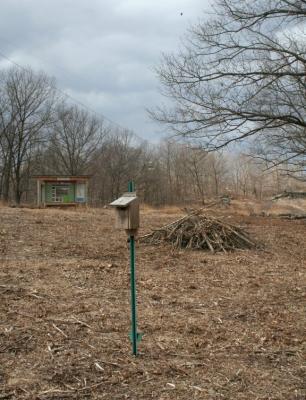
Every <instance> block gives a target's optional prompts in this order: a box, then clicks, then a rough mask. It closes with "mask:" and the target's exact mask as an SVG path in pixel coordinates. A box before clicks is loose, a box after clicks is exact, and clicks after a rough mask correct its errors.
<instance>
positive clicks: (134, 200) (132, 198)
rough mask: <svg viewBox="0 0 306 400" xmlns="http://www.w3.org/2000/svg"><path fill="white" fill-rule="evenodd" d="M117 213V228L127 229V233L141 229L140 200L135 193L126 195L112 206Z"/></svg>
mask: <svg viewBox="0 0 306 400" xmlns="http://www.w3.org/2000/svg"><path fill="white" fill-rule="evenodd" d="M110 205H111V206H112V207H114V208H115V212H116V228H120V229H125V230H126V231H127V233H129V234H130V233H131V232H135V231H137V229H138V228H139V199H138V197H137V196H136V193H135V192H128V193H124V194H123V195H122V196H121V197H119V198H118V199H117V200H115V201H113V202H112V203H111V204H110Z"/></svg>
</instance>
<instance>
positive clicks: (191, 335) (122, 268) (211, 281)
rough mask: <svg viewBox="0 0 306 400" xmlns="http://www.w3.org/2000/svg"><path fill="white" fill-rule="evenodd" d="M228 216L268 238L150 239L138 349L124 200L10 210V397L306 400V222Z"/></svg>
mask: <svg viewBox="0 0 306 400" xmlns="http://www.w3.org/2000/svg"><path fill="white" fill-rule="evenodd" d="M217 214H218V213H217ZM222 214H223V217H224V218H225V219H226V220H227V221H230V222H233V223H237V224H239V225H240V226H242V227H243V228H245V229H246V230H247V232H249V233H250V235H252V237H253V238H255V239H256V240H258V241H260V242H261V243H264V249H262V250H243V251H242V250H240V251H235V252H232V253H227V254H224V253H222V254H221V253H218V254H211V253H206V252H201V251H190V250H184V251H182V250H174V249H172V248H171V247H169V246H166V245H163V246H158V247H153V246H148V245H139V246H138V247H137V289H138V321H139V330H140V331H141V332H143V333H144V336H143V340H142V342H141V343H140V345H139V351H140V353H139V356H138V357H137V358H135V357H133V356H132V355H131V345H130V343H129V339H128V332H129V318H130V306H129V267H128V248H127V243H126V236H125V233H124V232H118V231H116V230H115V229H114V227H113V225H114V218H113V214H112V210H108V209H88V210H84V211H75V210H66V211H65V210H55V209H54V210H53V209H47V210H35V209H33V210H31V209H26V208H24V209H17V208H5V207H2V208H1V209H0V221H1V225H0V257H1V267H0V360H1V363H0V399H9V400H12V399H21V400H23V399H28V400H34V399H37V400H51V399H52V400H54V399H58V400H59V399H133V400H137V399H158V400H168V399H173V400H174V399H175V400H176V399H177V400H183V399H184V400H185V399H220V400H221V399H254V400H255V399H257V400H259V399H260V400H268V399H269V400H272V399H273V400H281V399H288V400H303V399H306V364H305V354H306V334H305V332H306V324H305V321H306V315H305V311H306V276H305V275H306V271H305V270H306V269H305V267H306V246H305V238H306V222H305V220H300V221H286V220H280V219H277V218H268V217H258V216H253V217H250V216H247V215H241V214H243V213H240V214H238V213H233V212H231V209H229V210H228V211H223V212H222ZM244 214H246V213H244ZM179 216H180V211H179V210H178V209H174V208H172V209H169V210H167V209H165V210H153V209H149V208H146V209H145V210H143V212H142V216H141V218H142V228H141V233H145V232H149V231H150V228H154V227H159V226H160V225H162V224H165V223H168V222H171V221H172V220H174V219H176V218H178V217H179Z"/></svg>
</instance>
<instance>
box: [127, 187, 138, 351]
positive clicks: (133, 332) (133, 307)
mask: <svg viewBox="0 0 306 400" xmlns="http://www.w3.org/2000/svg"><path fill="white" fill-rule="evenodd" d="M128 190H129V192H133V191H134V183H133V181H130V182H129V186H128ZM129 239H130V273H131V277H130V279H131V318H132V321H131V322H132V324H131V325H132V326H131V328H132V330H131V339H132V352H133V355H134V356H137V340H138V337H137V309H136V307H137V304H136V266H135V237H134V235H130V237H129Z"/></svg>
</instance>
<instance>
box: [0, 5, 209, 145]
mask: <svg viewBox="0 0 306 400" xmlns="http://www.w3.org/2000/svg"><path fill="white" fill-rule="evenodd" d="M209 4H210V1H209V0H154V1H153V0H0V53H1V54H2V55H6V56H7V57H8V58H10V59H11V60H13V61H15V62H17V63H19V64H21V65H23V66H27V65H29V66H31V67H33V68H34V69H42V70H44V71H45V72H46V73H48V74H49V75H51V76H53V77H55V78H56V81H57V85H58V87H60V88H61V89H62V90H64V91H66V92H67V93H69V94H70V95H72V96H73V97H75V98H77V99H78V100H80V101H81V102H83V103H85V104H87V105H88V106H89V107H91V108H93V109H94V110H95V111H96V112H97V113H103V114H104V115H106V116H107V117H109V118H110V119H112V120H114V121H116V122H118V123H119V124H120V125H123V126H124V127H127V128H130V129H132V130H134V131H135V133H136V134H137V135H139V136H141V137H143V138H145V139H148V140H150V141H157V140H158V138H159V137H160V135H161V129H162V128H161V127H160V126H158V125H157V124H154V123H153V122H151V121H150V120H149V119H148V117H147V114H146V111H145V108H146V107H151V106H153V105H157V104H159V103H160V102H161V101H162V100H163V99H162V97H161V95H160V94H159V92H158V80H157V78H156V76H155V73H154V71H153V68H154V66H156V65H157V64H158V63H159V60H160V57H161V53H162V52H169V51H175V50H176V49H178V46H179V43H180V38H181V37H182V36H183V34H184V33H185V32H186V30H187V29H188V27H190V25H191V24H192V23H196V22H197V21H198V19H199V18H200V17H202V16H203V12H211V11H212V10H211V6H210V5H209ZM181 13H183V15H181ZM7 65H9V62H8V61H7V60H5V59H4V58H3V57H1V56H0V67H3V66H7Z"/></svg>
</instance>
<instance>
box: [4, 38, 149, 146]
mask: <svg viewBox="0 0 306 400" xmlns="http://www.w3.org/2000/svg"><path fill="white" fill-rule="evenodd" d="M7 42H8V41H7ZM8 43H9V42H8ZM0 56H1V57H2V58H4V59H5V60H7V61H9V62H10V63H12V64H13V65H15V66H16V67H18V68H20V69H22V70H23V71H29V69H28V68H27V67H25V66H23V65H21V64H19V63H17V62H16V61H13V60H12V59H10V58H9V57H7V56H6V55H5V54H4V53H3V52H2V51H1V50H0ZM40 61H42V60H40ZM54 89H55V91H57V92H58V93H61V94H62V95H64V96H65V97H67V98H69V99H70V100H72V101H73V102H74V103H76V104H78V105H79V106H81V107H83V108H85V109H86V110H87V111H89V112H90V113H93V114H95V115H96V116H98V117H100V118H103V119H104V120H106V121H108V122H109V123H110V124H112V125H114V126H116V127H117V128H119V129H122V130H123V131H125V130H129V131H131V132H132V133H133V135H134V136H135V137H136V138H137V139H138V140H144V139H143V138H141V137H140V136H138V135H137V134H136V133H135V132H134V131H133V130H132V129H129V128H126V127H124V126H123V125H120V124H119V123H118V122H115V121H113V120H112V119H111V118H108V117H107V116H106V115H104V114H103V113H101V112H97V111H96V110H94V109H93V108H91V107H89V106H87V105H86V104H84V103H83V102H81V101H80V100H78V99H76V98H75V97H73V96H71V95H70V94H68V93H66V92H65V91H64V90H62V89H60V88H58V87H55V88H54Z"/></svg>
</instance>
